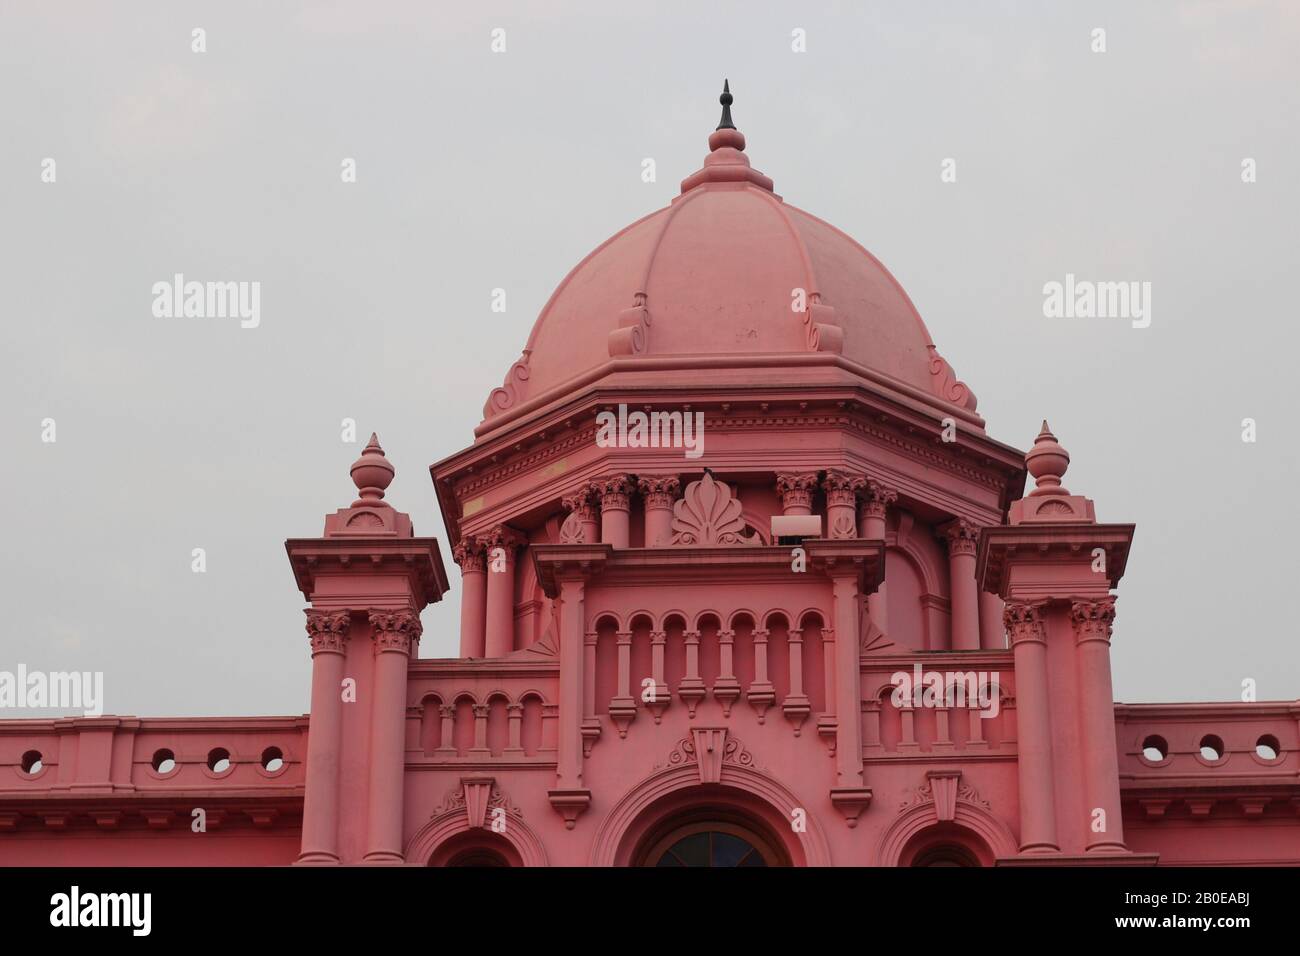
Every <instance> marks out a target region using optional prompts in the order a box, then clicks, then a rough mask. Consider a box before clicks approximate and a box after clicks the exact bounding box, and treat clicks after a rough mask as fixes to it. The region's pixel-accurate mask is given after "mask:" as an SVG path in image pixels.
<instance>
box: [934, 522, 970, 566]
mask: <svg viewBox="0 0 1300 956" xmlns="http://www.w3.org/2000/svg"><path fill="white" fill-rule="evenodd" d="M938 530H939V536H940V537H941V538H943V539H944V540H945V541H947V542H948V553H949V554H950V555H963V554H964V555H970V556H971V557H974V555H975V552H976V550H977V549H978V547H979V543H980V526H979V525H977V524H975V522H973V521H967V520H966V519H965V518H954V519H953V520H952V521H949V522H948V523H947V524H945V525H943V526H942V527H941V528H939V529H938Z"/></svg>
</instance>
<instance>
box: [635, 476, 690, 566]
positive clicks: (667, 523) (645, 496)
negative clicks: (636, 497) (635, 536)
mask: <svg viewBox="0 0 1300 956" xmlns="http://www.w3.org/2000/svg"><path fill="white" fill-rule="evenodd" d="M637 487H638V488H639V489H640V490H641V500H642V502H644V504H645V546H646V547H647V548H666V547H668V545H669V544H670V543H671V542H672V538H673V502H674V501H676V500H677V495H678V493H679V492H680V491H681V488H682V483H681V480H680V479H679V478H678V477H677V476H676V475H653V476H649V477H644V478H639V479H637Z"/></svg>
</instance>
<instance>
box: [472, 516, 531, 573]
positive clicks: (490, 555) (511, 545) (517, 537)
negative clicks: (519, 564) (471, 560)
mask: <svg viewBox="0 0 1300 956" xmlns="http://www.w3.org/2000/svg"><path fill="white" fill-rule="evenodd" d="M482 541H483V546H484V548H485V549H486V556H487V562H488V565H489V567H490V566H491V565H492V563H493V562H494V561H496V560H497V558H498V557H499V556H500V555H498V553H497V549H498V548H499V549H501V553H502V554H503V555H504V557H505V559H506V564H507V566H510V565H513V564H514V560H515V552H516V551H518V550H519V549H520V548H521V547H523V546H524V545H526V544H527V543H528V539H527V538H526V537H524V536H523V535H522V534H520V533H519V532H518V531H516V530H515V529H514V528H512V527H510V526H509V525H505V524H499V525H497V526H496V527H495V528H492V529H491V530H490V531H488V532H487V534H485V535H483V537H482Z"/></svg>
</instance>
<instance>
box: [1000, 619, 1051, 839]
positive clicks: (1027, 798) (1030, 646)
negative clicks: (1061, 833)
mask: <svg viewBox="0 0 1300 956" xmlns="http://www.w3.org/2000/svg"><path fill="white" fill-rule="evenodd" d="M1045 610H1046V605H1045V602H1035V603H1023V602H1015V601H1009V602H1007V611H1006V625H1007V632H1008V634H1009V635H1010V637H1011V647H1012V650H1013V652H1014V655H1015V666H1016V697H1017V702H1016V735H1017V737H1018V751H1019V759H1018V762H1017V767H1018V771H1019V777H1020V850H1021V852H1022V853H1051V852H1056V851H1059V850H1060V844H1059V843H1058V842H1057V838H1056V794H1055V792H1054V790H1053V785H1052V721H1051V708H1050V706H1049V702H1048V698H1047V695H1048V689H1047V634H1046V629H1045V627H1044V623H1043V614H1044V612H1045Z"/></svg>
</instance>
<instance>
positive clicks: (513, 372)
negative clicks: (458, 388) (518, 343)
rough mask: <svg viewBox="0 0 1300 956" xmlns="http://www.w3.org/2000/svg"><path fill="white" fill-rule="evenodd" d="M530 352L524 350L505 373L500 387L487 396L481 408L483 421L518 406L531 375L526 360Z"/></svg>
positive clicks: (529, 350)
mask: <svg viewBox="0 0 1300 956" xmlns="http://www.w3.org/2000/svg"><path fill="white" fill-rule="evenodd" d="M531 352H532V350H531V349H524V354H523V355H522V356H521V357H520V358H519V360H518V361H517V362H515V364H514V365H511V366H510V370H509V371H508V372H506V378H505V381H504V382H502V383H501V387H500V388H494V389H492V391H491V392H490V393H489V394H488V399H487V402H486V403H485V404H484V406H483V417H484V419H488V418H493V417H495V416H497V415H500V414H501V413H502V412H504V411H506V410H507V409H509V408H512V407H513V406H515V405H518V404H519V402H520V400H521V399H522V397H523V393H524V383H525V382H527V381H528V377H529V375H530V374H531V373H530V372H529V370H528V359H529V356H530V354H531Z"/></svg>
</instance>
